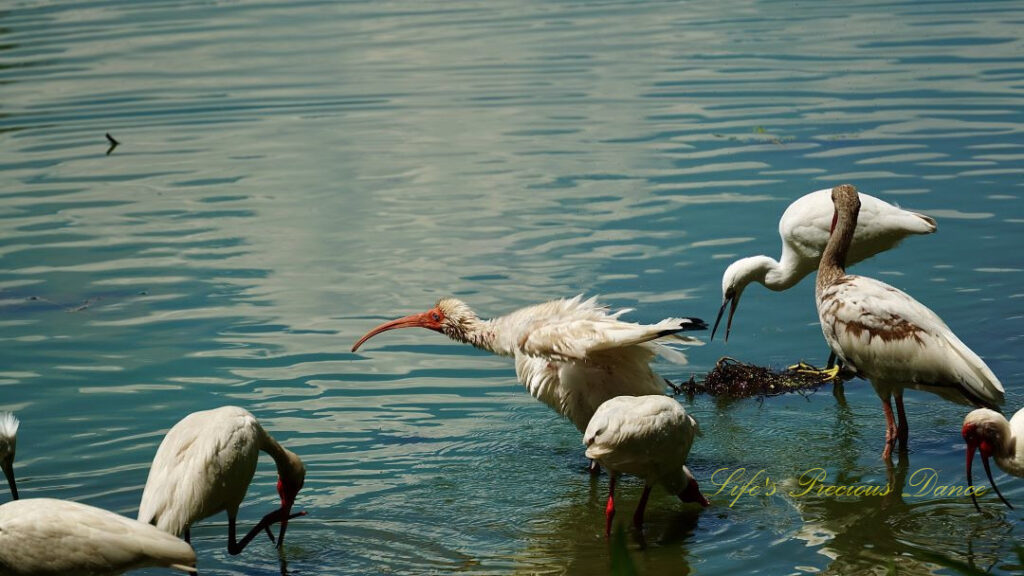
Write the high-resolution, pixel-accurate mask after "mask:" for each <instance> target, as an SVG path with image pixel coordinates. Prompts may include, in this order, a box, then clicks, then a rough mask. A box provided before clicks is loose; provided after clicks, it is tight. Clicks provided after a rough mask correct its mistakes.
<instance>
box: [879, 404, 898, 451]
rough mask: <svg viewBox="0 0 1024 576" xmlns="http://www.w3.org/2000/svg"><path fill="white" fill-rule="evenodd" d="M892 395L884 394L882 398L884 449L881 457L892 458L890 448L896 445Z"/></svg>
mask: <svg viewBox="0 0 1024 576" xmlns="http://www.w3.org/2000/svg"><path fill="white" fill-rule="evenodd" d="M891 401H892V397H891V396H889V395H886V396H885V397H884V398H882V410H883V411H884V412H885V449H884V450H882V459H883V460H889V459H891V458H892V449H893V446H895V445H896V421H895V419H893V417H892V402H891Z"/></svg>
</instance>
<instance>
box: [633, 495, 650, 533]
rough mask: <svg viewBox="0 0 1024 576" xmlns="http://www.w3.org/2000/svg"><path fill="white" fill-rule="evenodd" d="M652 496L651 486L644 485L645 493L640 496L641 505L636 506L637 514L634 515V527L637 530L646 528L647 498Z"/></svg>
mask: <svg viewBox="0 0 1024 576" xmlns="http://www.w3.org/2000/svg"><path fill="white" fill-rule="evenodd" d="M650 495H651V485H650V484H644V493H643V494H641V495H640V503H639V504H637V505H636V512H634V513H633V526H636V529H637V530H642V529H643V527H644V510H646V509H647V497H648V496H650Z"/></svg>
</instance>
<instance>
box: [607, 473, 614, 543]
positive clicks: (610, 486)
mask: <svg viewBox="0 0 1024 576" xmlns="http://www.w3.org/2000/svg"><path fill="white" fill-rule="evenodd" d="M608 476H609V477H610V478H611V480H609V481H608V504H607V505H606V506H605V507H604V535H605V536H611V535H612V518H614V517H615V476H616V475H615V474H609V475H608Z"/></svg>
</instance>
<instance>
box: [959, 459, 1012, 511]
mask: <svg viewBox="0 0 1024 576" xmlns="http://www.w3.org/2000/svg"><path fill="white" fill-rule="evenodd" d="M977 449H978V444H977V443H976V442H967V487H968V488H969V489H971V501H972V502H974V507H975V508H976V509H977V510H978V512H981V506H978V499H977V497H976V496H975V495H974V478H972V477H971V465H972V464H973V463H974V451H975V450H977ZM981 464H982V466H984V467H985V475H987V476H988V481H989V483H990V484H992V489H993V490H995V492H996V495H997V496H999V499H1000V500H1002V501H1003V504H1006V506H1007V507H1009V509H1010V510H1013V506H1012V505H1011V504H1010V503H1009V502H1007V501H1006V498H1004V497H1003V493H1002V492H1000V491H999V486H997V485H996V481H995V479H994V478H992V467H991V466H989V463H988V456H986V455H985V450H984V449H982V450H981Z"/></svg>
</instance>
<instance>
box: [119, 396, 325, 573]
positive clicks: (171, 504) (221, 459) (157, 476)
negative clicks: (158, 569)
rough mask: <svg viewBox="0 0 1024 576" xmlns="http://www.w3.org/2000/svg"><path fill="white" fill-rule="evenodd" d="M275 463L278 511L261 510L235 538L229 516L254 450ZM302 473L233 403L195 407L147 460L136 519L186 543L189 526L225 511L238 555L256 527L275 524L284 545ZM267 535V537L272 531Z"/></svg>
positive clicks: (231, 546) (231, 547)
mask: <svg viewBox="0 0 1024 576" xmlns="http://www.w3.org/2000/svg"><path fill="white" fill-rule="evenodd" d="M261 450H262V451H263V452H266V453H267V454H270V457H271V458H273V459H274V462H275V463H276V464H277V474H278V480H277V492H278V495H279V496H280V497H281V506H280V508H279V509H277V510H274V511H273V512H271V513H269V514H267V515H266V516H264V517H263V519H261V520H260V522H259V523H258V524H257V525H256V526H255V527H253V529H252V530H250V531H249V533H248V534H246V535H245V537H243V538H242V539H241V540H236V536H235V519H236V518H237V516H238V508H239V506H241V504H242V500H243V499H244V498H245V493H246V491H247V490H248V488H249V483H250V482H251V481H252V477H253V475H254V474H255V473H256V461H257V460H258V459H259V453H260V451H261ZM305 478H306V468H305V466H304V465H303V464H302V460H301V459H299V457H298V456H297V455H296V454H295V453H294V452H291V451H290V450H288V449H286V448H284V447H283V446H281V445H280V444H278V443H277V441H276V440H274V438H273V437H271V436H270V434H268V433H267V431H266V430H264V429H263V427H262V426H260V423H259V422H258V421H257V420H256V417H255V416H253V415H252V414H250V413H249V411H247V410H245V409H242V408H239V407H237V406H224V407H221V408H216V409H214V410H205V411H202V412H193V413H192V414H189V415H188V416H186V417H184V418H182V419H181V421H180V422H178V423H177V424H175V425H174V426H173V427H172V428H171V429H170V430H169V431H168V432H167V435H166V436H165V437H164V439H163V441H162V442H161V443H160V447H159V448H158V449H157V452H156V456H155V457H154V458H153V466H152V467H151V468H150V470H149V479H148V480H146V488H145V490H143V492H142V502H141V503H140V504H139V520H140V521H141V522H146V523H148V524H153V525H155V526H157V527H158V528H160V529H161V530H164V531H166V532H170V533H171V534H174V535H176V536H181V535H184V537H185V541H186V542H188V541H189V527H190V526H191V525H192V524H193V523H195V522H197V521H199V520H201V519H203V518H206V517H208V516H212V515H214V514H217V513H218V512H221V511H222V510H223V511H226V512H227V514H228V552H229V553H231V554H238V553H239V552H241V551H242V550H243V549H244V548H245V546H246V545H247V544H248V543H249V541H250V540H252V539H253V538H254V537H255V536H256V535H257V534H259V532H260V531H261V530H264V529H265V530H267V535H268V536H270V529H269V527H270V526H271V525H273V524H274V523H275V522H281V531H280V533H279V534H278V538H277V546H278V547H279V548H280V547H281V545H282V544H284V534H285V529H286V528H287V527H288V520H289V519H291V518H294V517H296V516H301V515H303V514H305V513H304V512H300V513H298V514H291V509H292V505H293V504H294V503H295V496H296V495H297V494H298V493H299V490H300V489H301V488H302V484H303V482H304V481H305ZM271 540H273V537H272V536H271Z"/></svg>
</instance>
